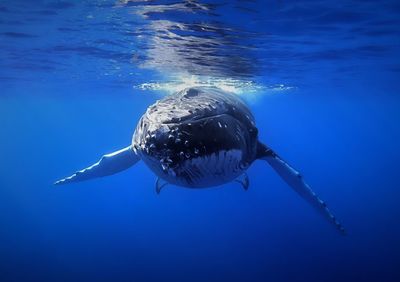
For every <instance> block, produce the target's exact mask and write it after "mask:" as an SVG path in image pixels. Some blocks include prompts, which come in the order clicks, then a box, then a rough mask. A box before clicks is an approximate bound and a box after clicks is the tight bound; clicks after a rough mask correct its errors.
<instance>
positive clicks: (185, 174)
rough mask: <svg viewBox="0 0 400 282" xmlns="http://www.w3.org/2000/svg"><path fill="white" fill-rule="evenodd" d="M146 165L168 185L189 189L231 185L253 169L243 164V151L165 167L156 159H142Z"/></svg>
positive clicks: (225, 152) (198, 158)
mask: <svg viewBox="0 0 400 282" xmlns="http://www.w3.org/2000/svg"><path fill="white" fill-rule="evenodd" d="M143 161H144V162H145V163H146V164H147V166H148V167H149V168H150V169H151V170H152V171H153V172H154V173H155V174H156V175H157V176H158V177H160V178H162V179H164V180H165V181H166V182H168V183H171V184H174V185H177V186H183V187H187V188H208V187H212V186H218V185H222V184H225V183H228V182H231V181H232V180H234V179H236V178H237V177H238V176H240V175H241V174H243V172H244V171H245V170H246V169H247V168H248V166H249V165H250V163H243V162H242V152H241V151H240V150H228V151H219V152H216V153H212V154H209V155H205V156H197V157H192V158H188V159H185V160H182V161H180V162H178V163H176V164H175V165H174V166H167V165H162V163H161V164H160V162H159V160H157V159H153V158H143Z"/></svg>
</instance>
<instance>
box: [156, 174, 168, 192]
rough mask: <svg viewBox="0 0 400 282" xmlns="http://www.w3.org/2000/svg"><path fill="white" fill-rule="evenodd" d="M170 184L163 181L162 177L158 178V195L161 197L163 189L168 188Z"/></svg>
mask: <svg viewBox="0 0 400 282" xmlns="http://www.w3.org/2000/svg"><path fill="white" fill-rule="evenodd" d="M168 184H169V183H168V182H166V181H164V180H162V179H161V178H160V177H158V178H157V180H156V193H157V195H160V192H161V189H162V188H164V187H165V186H167V185H168Z"/></svg>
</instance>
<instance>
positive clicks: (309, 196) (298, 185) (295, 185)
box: [258, 144, 346, 235]
mask: <svg viewBox="0 0 400 282" xmlns="http://www.w3.org/2000/svg"><path fill="white" fill-rule="evenodd" d="M259 146H260V152H259V156H258V158H259V159H263V160H266V161H267V162H268V163H269V164H270V165H271V167H272V168H273V169H275V171H276V172H277V173H278V174H279V175H280V177H281V178H282V179H283V180H284V181H285V182H286V183H287V184H288V185H289V186H290V187H291V188H292V189H293V190H294V191H295V192H297V194H299V195H300V196H301V197H302V198H304V199H305V200H306V201H307V202H309V203H310V204H311V205H312V206H313V207H314V208H315V209H316V210H317V211H318V212H319V213H320V214H321V215H323V216H324V217H325V218H326V219H327V220H328V221H329V222H331V223H332V224H333V226H335V227H336V229H337V230H338V231H339V232H340V233H341V234H342V235H346V230H345V229H344V228H343V226H342V225H341V224H340V223H339V221H338V220H337V219H336V218H335V217H334V216H333V214H332V213H331V211H330V210H329V209H328V207H327V205H326V204H325V202H323V201H322V200H321V199H320V198H319V197H318V196H317V195H316V194H315V193H314V191H313V190H311V188H310V186H308V184H307V183H306V182H305V181H304V179H303V176H302V175H301V174H300V173H299V172H298V171H297V170H295V169H294V168H293V167H291V166H290V165H289V164H288V163H287V162H285V161H284V160H283V159H282V158H281V157H279V156H278V155H277V154H276V153H275V152H274V151H272V150H271V149H270V148H268V147H266V146H265V145H263V144H260V145H259Z"/></svg>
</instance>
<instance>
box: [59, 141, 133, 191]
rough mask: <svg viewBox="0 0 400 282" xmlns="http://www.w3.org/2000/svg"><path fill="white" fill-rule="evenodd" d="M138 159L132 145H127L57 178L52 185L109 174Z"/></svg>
mask: <svg viewBox="0 0 400 282" xmlns="http://www.w3.org/2000/svg"><path fill="white" fill-rule="evenodd" d="M139 160H140V158H139V156H137V155H136V153H135V152H134V151H133V149H132V147H131V146H128V147H126V148H123V149H121V150H118V151H116V152H113V153H111V154H107V155H104V156H103V157H101V159H100V160H99V161H98V162H97V163H95V164H93V165H91V166H89V167H87V168H85V169H82V170H80V171H77V172H75V173H74V174H72V175H71V176H68V177H65V178H63V179H60V180H57V181H56V182H54V185H64V184H69V183H72V182H79V181H84V180H89V179H93V178H98V177H103V176H107V175H111V174H114V173H117V172H120V171H123V170H125V169H127V168H129V167H131V166H133V165H134V164H135V163H137V162H138V161H139Z"/></svg>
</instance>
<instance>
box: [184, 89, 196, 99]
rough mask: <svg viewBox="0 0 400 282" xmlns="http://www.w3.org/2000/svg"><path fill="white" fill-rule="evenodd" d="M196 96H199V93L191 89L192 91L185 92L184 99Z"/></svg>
mask: <svg viewBox="0 0 400 282" xmlns="http://www.w3.org/2000/svg"><path fill="white" fill-rule="evenodd" d="M198 94H199V91H198V90H196V89H193V88H192V89H189V90H188V91H187V92H186V94H185V97H186V98H190V97H195V96H197V95H198Z"/></svg>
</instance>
